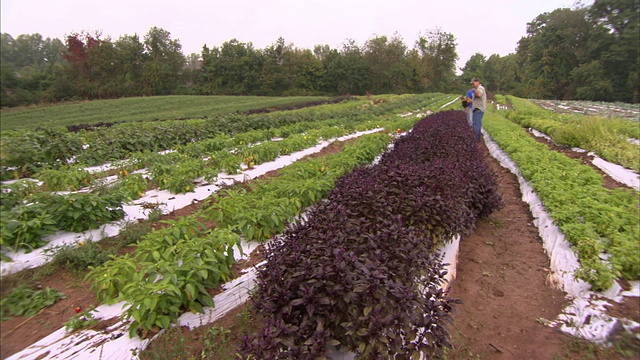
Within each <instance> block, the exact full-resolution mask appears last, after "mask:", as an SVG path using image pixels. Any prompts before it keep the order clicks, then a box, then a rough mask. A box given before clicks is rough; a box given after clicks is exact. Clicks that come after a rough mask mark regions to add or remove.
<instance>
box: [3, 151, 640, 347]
mask: <svg viewBox="0 0 640 360" xmlns="http://www.w3.org/2000/svg"><path fill="white" fill-rule="evenodd" d="M539 141H540V140H539ZM340 149H341V147H340V146H339V145H335V146H331V147H328V148H326V149H325V150H323V152H322V154H326V153H330V152H337V151H340ZM555 150H558V151H562V152H564V153H567V154H568V155H569V156H571V157H579V156H582V155H578V154H575V153H573V152H571V151H570V150H568V149H563V148H560V147H558V148H556V149H555ZM480 151H482V152H483V153H484V154H485V157H486V159H487V161H488V162H489V164H490V166H491V168H492V169H493V170H494V171H495V173H496V174H497V177H498V179H499V192H500V194H501V195H502V199H503V202H504V204H505V206H504V208H503V209H502V210H500V211H497V212H495V213H494V214H492V215H491V216H489V217H488V218H485V219H480V220H479V221H478V223H477V228H476V230H475V231H474V232H473V233H472V234H470V235H468V236H464V237H463V238H462V239H461V243H460V253H459V257H458V262H457V277H456V279H455V280H454V281H452V283H451V287H450V296H451V297H453V298H457V299H460V300H462V302H463V303H462V304H458V305H457V306H456V312H455V313H454V315H453V319H454V322H453V325H452V326H450V329H449V331H450V335H451V341H452V345H453V349H452V350H450V351H448V353H447V358H448V359H581V358H586V357H589V358H602V359H604V358H608V359H615V358H618V357H617V355H616V354H617V353H616V354H614V355H612V353H611V352H609V351H607V350H602V349H595V350H594V348H593V347H592V346H590V345H584V344H582V343H580V344H581V345H579V346H576V345H575V343H576V341H577V340H575V339H574V338H571V337H569V336H567V335H564V334H563V333H561V332H560V331H558V330H556V329H554V328H551V327H549V326H545V325H543V322H544V319H548V320H554V319H556V318H557V316H558V314H559V313H560V312H561V310H562V308H563V307H564V306H565V305H566V304H567V302H566V300H565V299H564V293H563V292H562V291H560V290H557V289H553V288H552V287H551V286H550V285H548V284H547V274H548V268H549V258H548V256H547V255H546V254H545V253H544V251H543V248H542V242H541V239H540V237H539V236H538V232H537V229H536V228H535V226H534V225H533V224H532V222H531V221H532V217H531V214H530V212H529V209H528V206H527V204H525V203H524V202H522V201H521V193H520V190H519V186H518V182H517V180H516V178H515V176H514V175H513V174H511V173H510V172H509V171H508V170H506V169H504V168H502V167H501V166H500V165H499V163H498V162H497V161H496V160H495V159H493V158H492V157H491V156H490V155H489V153H488V150H487V149H486V147H484V146H483V145H482V146H480ZM320 155H321V154H316V155H313V156H320ZM270 176H277V171H276V172H274V173H270V174H267V175H265V176H264V177H270ZM605 178H608V177H607V176H606V175H605ZM606 183H607V184H608V185H607V187H609V186H612V187H613V186H621V185H619V184H617V183H616V182H615V181H613V180H612V179H608V180H606ZM198 206H199V204H193V205H191V206H188V207H186V208H184V209H180V210H177V211H175V212H174V213H172V214H169V215H167V216H165V217H163V218H164V219H171V218H176V217H179V216H185V215H189V214H191V213H192V212H193V211H195V209H197V208H198ZM261 259H262V252H261V251H260V250H259V252H258V253H254V254H252V257H251V259H250V260H249V261H248V262H246V263H244V264H239V265H238V266H237V267H236V270H239V269H240V268H241V267H243V268H244V267H248V266H252V265H253V264H255V263H256V262H257V261H260V260H261ZM33 272H34V271H33V270H30V271H25V272H22V273H20V274H16V275H15V276H8V277H5V278H3V279H2V283H3V286H2V287H3V289H2V292H3V294H4V293H5V290H7V288H11V287H13V286H15V284H17V283H19V282H20V281H21V279H29V277H30V276H31V275H30V274H32V273H33ZM79 278H81V276H77V275H74V274H70V273H67V272H65V271H60V272H59V273H56V274H54V275H52V276H48V277H45V278H43V279H42V280H41V281H40V284H41V285H42V286H51V287H54V288H56V289H59V290H61V291H63V292H64V293H65V294H66V295H67V299H65V300H62V301H60V302H58V303H57V304H55V305H53V306H51V307H49V308H46V309H45V310H43V311H42V312H41V313H40V314H38V315H37V316H34V317H32V318H29V319H27V318H24V317H18V318H13V319H10V320H7V321H4V322H2V323H0V325H1V328H0V330H1V357H2V358H6V357H7V356H9V355H11V354H13V353H15V352H17V351H20V350H21V349H23V348H25V347H26V346H28V345H30V344H32V343H33V342H35V341H37V340H38V339H41V338H43V337H44V336H46V335H48V334H49V333H51V332H52V331H54V330H56V329H58V328H60V327H61V326H63V323H64V322H65V321H67V320H69V319H70V318H71V317H73V315H75V312H74V308H75V307H76V306H81V307H83V308H86V307H88V306H90V305H97V301H96V300H95V298H94V297H93V295H92V294H91V293H90V292H89V291H88V290H87V286H86V285H87V284H85V283H83V282H82V281H80V280H78V279H79ZM214 291H215V290H214ZM634 301H635V302H628V303H626V304H622V305H615V306H613V309H612V313H614V314H616V315H619V316H624V317H627V318H632V319H635V320H636V321H638V319H639V318H640V302H639V301H636V300H634ZM254 321H255V319H254V318H253V316H252V314H251V310H250V306H249V305H244V306H241V307H238V308H237V309H235V310H234V311H232V312H230V313H228V314H227V315H226V316H225V317H223V318H222V319H220V320H218V321H217V322H215V323H213V324H209V325H206V326H203V327H201V328H198V329H194V330H188V329H186V328H177V329H171V330H170V331H167V332H166V333H165V334H164V335H162V336H160V337H159V338H158V339H156V340H154V341H153V342H152V343H151V345H150V346H149V348H148V349H147V350H145V351H144V352H143V353H142V354H141V355H142V358H143V359H144V358H146V359H158V358H161V359H168V358H173V357H172V356H174V355H169V354H170V353H171V352H170V351H171V349H175V350H180V349H182V350H184V352H182V353H181V355H180V357H178V358H190V357H189V355H188V354H192V356H196V357H195V358H200V357H199V356H200V354H201V353H202V351H205V352H207V353H208V354H209V355H213V354H214V353H215V354H216V355H215V356H210V357H207V358H211V359H230V358H233V354H234V353H235V350H234V349H235V347H236V346H237V344H239V343H240V339H241V336H242V333H243V332H244V331H245V330H247V329H251V328H252V326H254V325H252V324H254ZM212 329H213V330H212ZM216 329H226V330H228V331H229V332H228V333H225V334H224V335H220V334H219V333H217V335H216V333H215V331H214V330H216ZM212 331H214V332H212ZM212 334H213V335H212ZM176 339H180V341H178V340H176ZM632 346H636V351H635V352H633V353H632V355H631V357H627V358H637V357H638V355H639V354H640V351H638V350H637V349H638V348H637V343H634V344H633V345H632ZM171 354H175V353H171Z"/></svg>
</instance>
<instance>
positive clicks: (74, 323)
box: [64, 306, 98, 332]
mask: <svg viewBox="0 0 640 360" xmlns="http://www.w3.org/2000/svg"><path fill="white" fill-rule="evenodd" d="M94 309H95V307H94V306H92V307H90V308H88V309H86V310H85V311H82V312H80V313H77V314H76V315H74V316H73V317H72V318H71V319H69V320H67V321H66V322H65V323H64V329H65V330H66V331H67V332H75V331H78V330H80V329H86V328H89V327H92V326H94V325H97V324H98V319H96V318H94V317H93V314H92V313H91V312H92V311H93V310H94Z"/></svg>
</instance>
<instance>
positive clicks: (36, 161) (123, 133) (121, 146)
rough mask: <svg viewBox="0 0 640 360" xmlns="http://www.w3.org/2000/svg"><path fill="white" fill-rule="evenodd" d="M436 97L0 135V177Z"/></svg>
mask: <svg viewBox="0 0 640 360" xmlns="http://www.w3.org/2000/svg"><path fill="white" fill-rule="evenodd" d="M441 97H442V95H441V94H428V95H426V96H425V95H397V96H386V97H379V98H374V99H373V100H367V99H362V100H357V101H347V102H344V103H340V104H329V105H321V106H316V107H311V108H304V109H300V110H291V111H277V112H273V113H267V114H255V115H242V114H229V115H224V116H215V117H212V118H210V119H194V120H179V121H162V122H153V121H149V122H135V123H124V124H118V125H115V126H112V127H109V128H101V129H98V130H95V131H81V132H80V133H70V132H68V131H66V130H65V129H59V128H42V129H40V130H37V131H6V132H3V134H2V137H1V138H0V140H1V144H0V146H1V148H2V152H1V154H2V157H1V159H0V160H1V163H0V173H1V176H0V177H1V178H2V179H7V178H10V177H24V176H31V175H32V174H33V173H35V172H37V171H39V170H40V169H42V168H49V167H53V168H56V167H60V166H63V165H66V164H68V163H69V162H74V163H79V164H83V165H87V166H92V165H98V164H102V163H105V162H108V161H115V160H121V159H125V158H127V157H129V156H130V155H131V154H132V153H134V152H143V151H151V152H158V151H163V150H168V149H171V148H175V147H176V146H179V145H184V144H188V143H191V142H194V141H200V140H204V139H208V138H211V137H214V136H216V135H220V134H227V135H230V136H232V137H233V136H235V134H238V133H244V132H247V131H249V130H266V129H270V128H278V127H282V126H286V125H291V124H294V123H298V122H301V121H320V120H326V119H331V118H336V117H341V118H359V117H360V118H362V117H371V116H381V115H384V114H389V113H391V112H392V111H400V110H404V109H407V108H411V107H418V106H420V103H421V102H424V101H428V100H430V99H436V98H441Z"/></svg>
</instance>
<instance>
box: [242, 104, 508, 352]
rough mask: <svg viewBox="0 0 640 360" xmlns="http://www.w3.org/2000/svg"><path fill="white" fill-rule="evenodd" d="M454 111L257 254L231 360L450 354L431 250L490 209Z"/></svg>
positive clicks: (490, 183)
mask: <svg viewBox="0 0 640 360" xmlns="http://www.w3.org/2000/svg"><path fill="white" fill-rule="evenodd" d="M477 146H480V143H478V142H476V141H475V139H474V137H473V134H472V132H471V129H470V128H469V126H468V125H467V122H466V117H465V115H464V113H463V112H462V111H445V112H440V113H437V114H435V115H432V116H429V117H427V118H425V119H423V120H421V121H420V122H418V123H417V124H416V125H415V127H414V128H413V130H412V131H411V132H410V133H408V134H407V135H406V136H403V137H401V138H399V139H397V140H396V141H395V142H394V144H393V147H392V148H391V150H390V151H388V152H386V153H385V154H383V156H382V158H381V160H380V161H379V163H377V164H376V165H371V166H362V167H358V168H357V169H355V170H354V171H353V172H351V173H349V174H346V175H344V176H342V177H341V178H340V179H339V180H338V181H337V183H336V186H335V188H334V189H333V190H332V191H331V192H330V193H329V195H328V196H327V201H325V202H322V203H319V204H318V205H317V206H315V207H313V208H312V210H311V211H309V213H308V215H307V216H306V220H305V221H296V222H295V223H293V224H291V225H290V226H288V227H287V228H286V230H285V232H284V234H283V236H281V237H278V238H275V239H274V240H273V241H272V242H270V243H269V244H267V246H266V250H265V256H266V258H267V260H268V261H267V263H266V265H265V267H264V268H263V269H261V270H259V274H258V289H257V291H256V292H255V294H254V295H253V300H254V301H253V303H254V307H255V309H256V311H257V312H258V313H259V315H260V318H262V319H263V323H262V325H261V326H260V328H259V329H257V330H256V332H255V333H254V334H252V335H251V336H249V337H248V338H246V340H245V343H244V344H243V346H242V349H241V355H242V356H244V357H245V358H246V357H251V356H254V357H259V358H261V359H277V358H278V359H279V358H294V359H301V358H321V357H323V356H326V353H325V352H326V350H327V347H328V346H330V345H332V346H341V347H346V348H347V349H349V350H351V351H353V352H354V353H355V354H356V356H357V357H358V358H366V359H377V358H387V357H392V358H394V357H397V356H402V357H403V358H404V357H408V356H416V358H417V357H418V356H419V354H420V353H423V354H434V353H439V352H440V351H441V350H442V348H443V347H445V346H449V342H448V334H447V332H446V329H445V327H444V323H445V321H447V320H450V318H449V312H450V310H451V306H452V305H453V304H452V303H453V302H454V301H453V300H451V299H447V298H446V297H445V295H444V294H443V292H442V288H441V283H442V281H443V276H444V273H445V271H444V270H443V267H442V265H443V264H442V263H441V258H440V255H438V254H437V253H436V250H435V249H436V247H437V246H438V245H440V244H442V243H443V242H445V241H447V239H450V237H451V236H453V235H455V234H464V233H468V232H470V231H471V230H472V229H473V228H474V226H475V221H476V219H477V217H479V216H486V215H488V214H490V213H491V212H492V211H494V210H496V209H498V208H499V207H500V206H501V201H500V197H499V195H498V194H497V192H496V190H497V183H496V179H495V176H494V175H493V173H492V172H491V170H490V169H489V168H488V166H487V164H486V163H484V160H483V158H482V156H481V153H480V152H479V151H478V148H477Z"/></svg>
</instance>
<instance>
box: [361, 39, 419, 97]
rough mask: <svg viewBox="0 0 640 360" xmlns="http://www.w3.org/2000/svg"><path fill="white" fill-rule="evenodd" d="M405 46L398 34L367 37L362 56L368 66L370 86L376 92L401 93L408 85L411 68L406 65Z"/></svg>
mask: <svg viewBox="0 0 640 360" xmlns="http://www.w3.org/2000/svg"><path fill="white" fill-rule="evenodd" d="M406 52H407V46H406V45H405V44H404V42H403V41H402V39H401V38H400V37H399V35H397V34H396V35H395V36H394V37H393V38H391V40H388V39H387V37H386V36H378V37H375V38H373V39H369V40H368V41H367V42H366V43H365V45H364V49H363V57H364V60H365V62H366V64H367V67H368V68H369V74H370V77H371V81H370V84H371V88H372V90H374V91H376V92H378V93H403V92H405V91H407V88H408V87H409V79H410V77H411V69H410V68H409V67H408V66H407V57H406Z"/></svg>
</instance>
